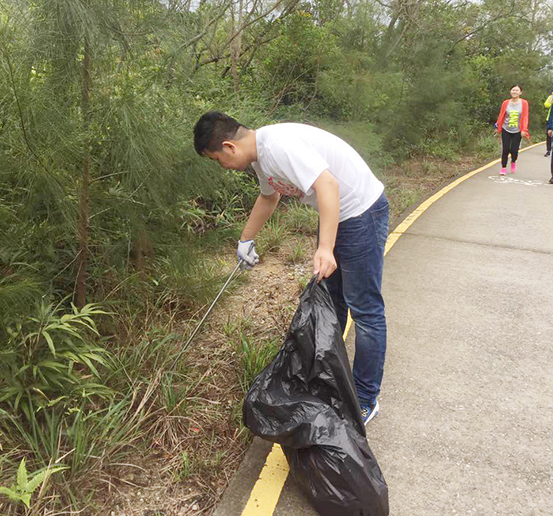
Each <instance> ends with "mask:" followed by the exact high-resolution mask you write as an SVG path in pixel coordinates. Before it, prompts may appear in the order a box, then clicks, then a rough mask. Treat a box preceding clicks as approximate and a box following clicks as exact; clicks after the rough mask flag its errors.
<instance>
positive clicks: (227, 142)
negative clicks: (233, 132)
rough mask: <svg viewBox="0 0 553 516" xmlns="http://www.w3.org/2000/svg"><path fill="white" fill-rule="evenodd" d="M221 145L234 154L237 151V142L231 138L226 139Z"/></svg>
mask: <svg viewBox="0 0 553 516" xmlns="http://www.w3.org/2000/svg"><path fill="white" fill-rule="evenodd" d="M221 145H222V146H223V150H225V149H228V150H230V152H232V153H233V154H234V153H235V152H236V143H234V142H233V141H231V140H225V141H224V142H222V143H221Z"/></svg>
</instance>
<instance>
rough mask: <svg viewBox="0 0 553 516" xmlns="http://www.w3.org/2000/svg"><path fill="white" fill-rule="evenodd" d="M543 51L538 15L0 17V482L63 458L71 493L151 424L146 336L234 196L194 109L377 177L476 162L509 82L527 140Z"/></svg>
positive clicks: (212, 284)
mask: <svg viewBox="0 0 553 516" xmlns="http://www.w3.org/2000/svg"><path fill="white" fill-rule="evenodd" d="M551 48H553V11H552V10H551V6H550V5H548V3H547V1H546V0H510V1H508V2H505V1H500V0H484V1H481V2H476V1H470V0H469V1H461V0H454V1H446V0H390V1H389V2H384V1H381V0H354V1H350V2H343V1H341V0H324V1H320V2H299V0H272V1H266V0H260V1H256V2H251V3H247V2H243V1H241V0H240V1H236V2H226V1H223V0H201V1H200V2H192V1H185V0H166V1H155V0H133V1H129V0H0V438H1V439H2V442H4V443H5V444H4V446H6V449H10V450H11V451H10V452H9V453H7V454H6V455H5V456H4V457H3V458H2V459H0V484H1V483H3V482H2V480H1V479H3V478H10V475H12V473H14V472H15V470H16V468H17V465H18V464H20V463H21V458H22V456H24V455H27V456H28V458H29V460H28V463H27V464H31V465H32V466H33V467H34V468H35V469H34V470H37V469H39V468H43V467H46V466H48V464H49V462H50V461H51V460H57V459H59V458H60V457H62V456H63V455H64V453H67V452H68V451H69V450H74V451H73V452H71V453H72V455H71V457H70V460H66V461H64V462H65V463H67V464H69V465H70V466H71V469H70V470H69V472H65V473H63V475H65V478H66V479H67V478H70V479H78V478H80V477H79V475H82V474H83V472H86V471H87V468H89V467H91V466H90V464H91V463H92V462H93V459H94V458H97V457H100V456H101V457H102V460H104V459H105V458H106V457H109V456H110V454H112V456H113V457H116V456H117V457H118V456H119V455H118V454H120V453H123V451H124V450H125V449H126V448H125V447H129V446H135V445H136V443H137V442H138V440H139V439H141V438H143V437H144V436H145V434H146V429H147V428H150V427H149V426H147V425H146V426H141V425H142V423H144V422H147V424H148V425H149V424H151V418H152V414H155V413H156V411H157V410H161V409H162V408H165V409H167V404H168V403H169V402H168V401H167V400H168V399H169V398H171V396H174V393H173V394H171V396H169V394H167V393H171V392H172V391H171V389H172V388H173V386H172V384H171V385H169V387H168V384H167V381H168V380H167V379H166V378H165V377H163V378H161V377H156V378H155V379H154V380H155V381H154V380H152V378H151V377H150V376H148V374H150V375H151V372H148V371H151V370H154V371H156V370H158V369H159V370H163V368H164V367H166V365H167V364H166V360H165V359H164V357H169V358H170V356H171V353H172V352H173V351H174V347H172V346H173V340H174V339H173V338H172V337H168V336H167V332H163V331H160V330H159V328H160V327H162V326H163V324H164V321H166V320H167V319H170V320H172V318H174V317H175V314H179V315H180V316H181V317H182V318H186V317H190V316H191V314H193V312H194V310H195V309H197V308H198V307H199V306H201V305H202V304H203V303H204V302H205V301H206V300H208V299H210V298H211V296H212V294H213V292H214V291H216V290H217V288H218V286H219V285H220V282H221V277H222V276H223V274H222V272H221V271H224V270H226V269H228V267H227V266H226V265H227V264H225V262H224V260H223V259H222V258H219V257H218V256H219V252H220V250H221V249H224V248H225V246H227V245H228V244H230V243H231V242H232V241H233V239H235V238H236V236H237V235H238V234H239V233H238V232H239V229H238V228H239V227H240V224H241V223H242V222H243V219H244V215H245V214H246V213H247V212H248V210H249V208H250V206H251V205H252V202H253V200H254V198H255V195H256V184H255V180H254V179H253V177H252V175H251V174H248V173H235V172H228V171H222V170H219V169H217V168H216V167H215V166H214V165H213V164H212V163H210V162H209V161H208V160H202V159H200V158H199V157H198V156H196V155H195V153H194V150H193V147H192V142H191V138H192V127H193V124H194V122H195V120H196V119H197V118H198V117H199V116H200V115H201V114H202V113H203V112H204V111H206V110H209V109H218V110H222V111H227V112H229V113H230V114H231V115H233V116H235V117H236V118H238V119H239V120H240V121H242V122H243V123H245V124H247V125H248V126H250V127H257V126H259V125H261V124H264V123H269V122H272V121H278V120H294V121H307V122H310V123H317V124H319V125H321V126H322V127H325V128H328V129H330V130H332V131H335V132H336V133H337V134H339V135H341V136H342V137H344V138H345V139H346V140H348V141H350V142H351V143H352V144H353V145H354V146H355V147H356V148H357V149H358V150H359V151H360V153H361V154H362V155H363V156H364V157H365V158H366V159H367V161H368V162H369V164H370V165H371V166H372V167H373V168H374V169H375V170H376V172H377V173H382V171H383V170H384V168H385V167H386V166H387V165H389V164H390V163H393V162H398V161H401V160H406V159H409V158H410V157H413V156H437V157H440V158H445V159H451V158H455V157H458V156H460V155H463V154H470V153H476V152H478V151H480V150H481V149H482V148H483V147H485V146H489V142H490V139H489V136H487V135H489V134H490V133H491V124H492V123H493V121H494V119H495V117H496V116H497V113H498V110H499V105H500V101H501V100H502V99H503V98H506V97H507V96H508V90H509V88H510V86H511V85H512V84H513V83H519V84H520V85H521V86H522V87H523V90H524V91H523V96H524V97H526V98H527V99H528V100H529V101H530V106H531V129H533V130H534V132H535V133H540V131H542V130H543V123H544V111H543V106H542V103H543V100H544V99H545V97H546V96H547V94H548V92H549V93H550V92H551V90H552V89H553V75H552V68H551V66H552V57H553V56H552V53H551ZM537 138H538V139H539V136H538V137H537ZM309 217H310V216H309V215H308V214H307V215H306V216H305V218H306V220H307V219H309ZM269 230H270V232H269V233H268V236H266V237H265V242H264V243H263V245H264V246H265V247H266V248H267V249H270V248H271V247H274V243H272V240H271V238H273V240H275V241H276V240H278V239H280V238H281V236H282V235H279V234H278V233H279V232H280V231H282V228H281V225H280V223H279V221H276V222H274V223H273V227H270V228H269ZM271 231H272V233H271ZM279 241H280V240H279ZM302 255H303V249H301V248H300V247H298V248H297V249H296V251H294V255H291V257H290V260H291V261H292V262H294V260H296V258H295V257H294V256H296V257H297V256H302ZM72 302H73V303H74V304H72ZM93 303H99V304H100V305H102V307H103V310H101V309H99V308H98V306H97V305H95V304H93ZM105 312H110V313H111V315H108V314H107V313H105ZM140 332H142V333H140ZM138 333H140V337H138V336H137V335H138ZM131 337H132V338H131ZM132 339H135V340H136V341H135V342H132V343H131V340H132ZM136 342H138V344H136ZM244 342H245V343H246V344H247V341H246V340H244V341H243V342H242V344H241V345H242V347H244V346H246V344H244ZM131 344H132V346H134V347H131ZM256 357H257V355H256ZM260 360H261V359H260ZM258 361H259V360H258V359H257V358H255V361H254V362H255V363H254V365H251V367H250V369H251V371H249V370H247V374H246V376H244V378H246V379H248V378H249V376H251V375H252V374H254V373H255V372H256V371H257V370H258V369H259V366H260V364H258ZM252 363H253V362H252ZM254 366H255V367H254ZM246 369H247V368H246ZM179 374H181V377H180V378H181V379H182V378H183V377H185V373H184V372H182V371H181V372H180V373H179ZM182 375H184V376H182ZM248 375H249V376H248ZM171 381H172V380H171ZM241 381H242V380H241ZM244 381H245V380H244ZM179 382H180V380H179ZM179 382H177V383H178V384H179V385H181V383H182V382H180V383H179ZM158 388H159V389H160V392H161V393H162V394H161V395H160V396H161V397H160V398H159V399H158V398H156V400H157V401H156V403H157V405H156V404H154V403H153V401H151V400H152V399H153V398H152V396H153V394H152V393H153V392H154V390H155V389H158ZM179 388H180V387H179ZM156 396H157V395H156ZM163 396H165V398H164V397H163ZM167 396H169V397H167ZM171 399H173V398H171ZM160 400H161V401H160ZM163 400H165V401H163ZM150 402H151V403H150ZM169 404H171V403H169ZM173 405H174V404H173ZM171 410H173V409H171ZM62 436H63V437H62ZM100 450H101V451H100ZM106 460H107V459H106ZM100 462H101V460H100ZM4 463H5V464H4ZM59 476H60V477H61V476H62V474H60V475H59ZM56 477H57V476H56ZM4 484H5V485H8V484H9V482H8V480H6V482H5V483H4ZM67 492H71V489H70V488H68V491H67ZM26 500H27V499H26ZM66 502H67V503H70V504H71V505H72V506H73V507H74V508H78V507H79V504H80V502H79V500H77V499H75V498H72V499H71V497H70V498H65V499H64V502H61V501H60V502H59V503H60V504H61V503H66ZM52 503H58V502H54V501H52Z"/></svg>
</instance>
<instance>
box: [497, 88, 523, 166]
mask: <svg viewBox="0 0 553 516" xmlns="http://www.w3.org/2000/svg"><path fill="white" fill-rule="evenodd" d="M521 94H522V88H521V87H520V86H519V85H518V84H515V85H514V86H513V87H512V88H511V98H510V99H507V100H504V101H503V103H502V104H501V111H500V112H499V117H498V119H497V128H496V131H497V132H498V133H501V143H502V145H503V151H502V153H501V172H499V173H500V174H501V175H502V176H504V175H505V174H506V173H507V159H508V158H509V154H510V155H511V174H514V173H515V172H516V170H517V164H516V162H517V158H518V149H519V147H520V140H521V139H522V136H524V137H526V138H530V134H529V133H528V117H529V115H528V101H527V100H524V99H522V98H520V95H521Z"/></svg>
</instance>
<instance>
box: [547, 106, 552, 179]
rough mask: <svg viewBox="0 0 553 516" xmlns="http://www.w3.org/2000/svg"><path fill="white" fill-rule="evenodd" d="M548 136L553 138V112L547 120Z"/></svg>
mask: <svg viewBox="0 0 553 516" xmlns="http://www.w3.org/2000/svg"><path fill="white" fill-rule="evenodd" d="M547 136H549V138H552V137H553V113H552V112H551V111H550V112H549V118H548V119H547ZM549 184H552V185H553V156H551V179H550V180H549Z"/></svg>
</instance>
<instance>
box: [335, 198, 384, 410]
mask: <svg viewBox="0 0 553 516" xmlns="http://www.w3.org/2000/svg"><path fill="white" fill-rule="evenodd" d="M389 219H390V214H389V207H388V200H387V199H386V195H385V194H384V193H383V194H382V195H381V196H380V198H379V199H378V200H377V201H376V202H375V203H374V204H373V205H372V206H371V207H370V208H369V209H368V210H367V211H365V213H363V214H362V215H359V216H358V217H353V218H351V219H348V220H344V221H343V222H340V224H339V225H338V233H337V235H336V246H335V247H334V256H335V258H336V262H337V264H338V268H337V269H336V271H335V272H334V273H333V274H332V276H330V278H328V279H327V286H328V290H329V292H330V295H331V296H332V299H333V301H334V305H335V307H336V313H337V315H338V320H339V321H340V325H341V326H342V331H344V329H345V327H346V323H347V314H348V308H349V309H350V310H351V316H352V318H353V321H354V323H355V359H354V361H353V378H354V380H355V386H356V388H357V395H358V397H359V402H360V403H361V404H362V405H373V404H374V403H375V401H376V397H377V396H378V394H379V393H380V384H381V382H382V375H383V373H384V358H385V355H386V316H385V315H384V299H383V298H382V293H381V289H382V269H383V266H384V247H385V244H386V239H387V238H388V225H389Z"/></svg>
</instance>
